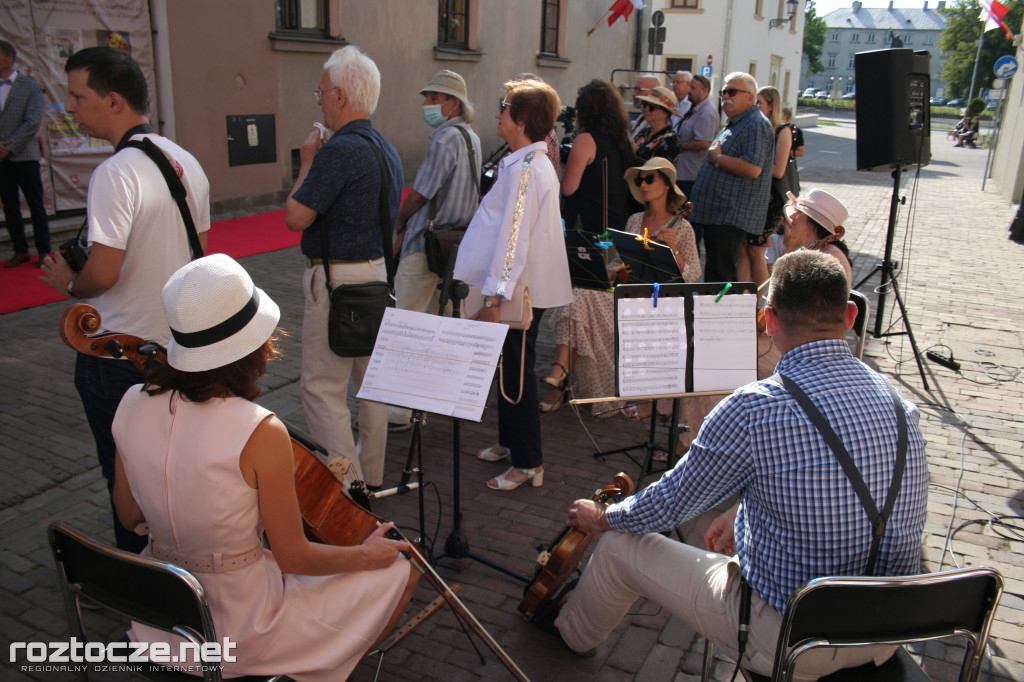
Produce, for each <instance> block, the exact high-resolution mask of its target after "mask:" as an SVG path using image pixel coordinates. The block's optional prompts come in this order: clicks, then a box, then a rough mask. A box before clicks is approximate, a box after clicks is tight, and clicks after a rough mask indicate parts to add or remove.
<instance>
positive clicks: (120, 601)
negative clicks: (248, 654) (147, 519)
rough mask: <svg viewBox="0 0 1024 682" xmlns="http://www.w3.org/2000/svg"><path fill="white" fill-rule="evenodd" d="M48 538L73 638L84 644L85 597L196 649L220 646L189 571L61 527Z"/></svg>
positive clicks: (214, 674)
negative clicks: (81, 604)
mask: <svg viewBox="0 0 1024 682" xmlns="http://www.w3.org/2000/svg"><path fill="white" fill-rule="evenodd" d="M47 535H48V537H49V541H50V549H51V550H52V551H53V558H54V560H55V561H56V564H57V571H58V573H59V575H60V580H61V591H62V592H63V594H64V601H65V607H66V610H67V616H68V623H69V626H70V627H71V629H72V634H73V635H77V636H79V637H81V638H83V639H84V632H83V629H82V623H81V615H80V614H81V612H80V610H79V608H78V596H79V595H82V596H85V597H86V598H88V599H89V600H91V601H93V602H96V603H97V604H100V605H101V606H104V607H106V608H109V609H111V610H113V611H116V612H118V613H120V614H122V615H123V616H126V617H127V618H130V619H132V620H134V621H137V622H140V623H143V624H145V625H149V626H150V627H154V628H157V629H160V630H164V631H165V632H170V633H174V634H176V635H179V636H181V637H185V638H186V639H188V640H190V641H192V642H195V643H197V644H201V643H202V642H216V641H218V640H217V633H216V630H215V629H214V626H213V617H212V616H211V614H210V606H209V603H208V601H207V598H206V592H205V591H204V590H203V586H202V585H201V584H200V583H199V581H198V580H197V579H196V577H195V576H194V575H192V574H191V573H189V572H188V571H186V570H184V569H182V568H178V567H177V566H174V565H172V564H168V563H165V562H162V561H156V560H154V559H150V558H147V557H141V556H139V555H137V554H132V553H130V552H125V551H122V550H119V549H115V548H113V547H110V546H109V545H106V544H103V543H101V542H98V541H96V540H94V539H92V538H90V537H89V536H87V535H85V534H84V533H81V532H80V531H77V530H75V529H74V528H72V527H71V526H69V525H67V524H65V523H63V522H60V521H58V522H55V523H52V524H50V527H49V529H48V530H47ZM203 667H204V669H206V668H209V669H211V670H207V671H204V679H216V680H219V679H220V676H221V674H220V671H219V669H218V666H215V665H208V666H203ZM205 673H210V675H209V676H207V675H206V674H205ZM193 679H195V678H193Z"/></svg>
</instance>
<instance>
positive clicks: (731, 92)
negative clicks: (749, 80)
mask: <svg viewBox="0 0 1024 682" xmlns="http://www.w3.org/2000/svg"><path fill="white" fill-rule="evenodd" d="M738 92H744V93H746V94H748V95H752V94H754V93H752V92H750V91H749V90H740V89H739V88H724V89H723V90H722V92H721V95H722V97H735V96H736V93H738Z"/></svg>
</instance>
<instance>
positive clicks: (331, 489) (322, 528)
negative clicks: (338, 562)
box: [292, 439, 529, 682]
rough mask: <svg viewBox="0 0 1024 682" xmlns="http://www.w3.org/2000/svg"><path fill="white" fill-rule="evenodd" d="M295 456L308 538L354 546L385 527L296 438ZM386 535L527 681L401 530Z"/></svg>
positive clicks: (514, 673) (517, 675)
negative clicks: (402, 544) (401, 545)
mask: <svg viewBox="0 0 1024 682" xmlns="http://www.w3.org/2000/svg"><path fill="white" fill-rule="evenodd" d="M292 454H293V456H294V458H295V487H296V489H297V491H298V494H299V511H300V512H301V514H302V525H303V526H304V527H305V529H306V535H307V536H308V537H310V538H311V539H313V540H318V541H320V542H323V543H325V544H330V545H343V546H353V545H358V544H361V543H362V542H363V541H364V540H365V539H366V538H367V537H369V536H370V534H371V533H373V531H374V530H375V529H376V528H377V527H378V526H379V525H380V524H381V523H385V521H384V519H382V518H381V517H379V516H377V515H376V514H374V513H373V512H371V511H369V510H368V509H365V508H363V507H361V506H360V505H358V504H357V503H356V502H354V501H353V500H352V498H350V497H349V496H348V495H347V494H346V493H345V490H344V486H343V485H342V483H341V482H340V481H338V479H337V478H335V476H334V474H333V473H332V472H331V470H330V469H328V467H327V465H326V464H324V463H323V462H322V461H320V459H319V458H318V457H316V456H315V455H314V454H313V453H312V452H311V451H310V450H308V449H306V448H305V446H303V445H302V443H300V442H299V441H297V440H295V439H293V440H292ZM388 535H389V537H391V538H392V539H394V540H401V541H403V542H405V543H407V544H408V545H409V558H410V560H411V561H412V562H413V564H415V565H416V567H417V568H418V569H419V571H420V573H421V574H422V575H423V576H424V577H425V578H426V579H427V582H428V583H430V586H431V587H433V588H434V589H435V590H436V591H437V593H438V594H440V595H441V596H442V597H443V598H444V600H445V601H446V602H448V605H449V606H451V608H452V611H454V612H455V615H456V616H458V617H459V618H460V619H461V620H462V622H463V623H465V624H466V625H468V626H469V628H470V629H471V630H473V632H475V633H476V634H477V636H479V637H480V639H481V640H483V642H484V644H486V645H487V647H488V648H489V649H490V650H491V651H492V652H493V653H494V654H495V655H496V656H497V657H498V659H499V660H500V661H501V662H502V664H503V665H504V666H505V668H507V669H508V671H509V672H510V673H512V676H513V677H515V678H516V679H517V680H520V681H521V682H529V678H527V677H526V675H525V674H524V673H523V671H522V670H520V669H519V666H517V665H516V663H515V661H513V660H512V659H511V658H510V657H509V655H508V654H507V653H505V650H504V649H502V648H501V645H499V644H498V643H497V642H496V641H495V640H494V638H493V637H492V636H491V634H490V633H489V632H487V630H486V629H484V626H483V625H481V624H480V622H479V621H478V620H477V619H476V618H475V617H474V616H473V614H472V613H470V611H469V609H468V608H466V605H465V604H463V603H462V600H460V599H459V597H458V596H457V595H456V593H455V591H454V590H452V588H450V587H449V586H448V585H447V584H446V583H445V582H444V580H443V579H442V578H441V576H440V575H438V574H437V571H435V570H434V568H433V567H432V566H431V565H430V562H429V561H428V560H427V558H426V557H425V556H424V555H423V553H422V551H421V550H420V549H419V547H417V546H416V545H415V544H413V543H411V542H409V541H408V540H407V539H406V538H405V537H404V536H403V535H402V534H401V533H400V532H399V531H398V530H397V529H394V528H393V529H391V531H390V532H389V533H388Z"/></svg>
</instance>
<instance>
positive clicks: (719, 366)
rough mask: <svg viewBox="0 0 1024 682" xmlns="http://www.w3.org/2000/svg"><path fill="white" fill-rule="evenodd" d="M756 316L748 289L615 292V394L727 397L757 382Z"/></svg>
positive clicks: (672, 287) (667, 287)
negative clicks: (723, 394) (724, 394)
mask: <svg viewBox="0 0 1024 682" xmlns="http://www.w3.org/2000/svg"><path fill="white" fill-rule="evenodd" d="M655 292H657V297H656V298H655ZM756 314H757V290H756V287H755V285H754V284H753V283H752V282H742V283H732V284H728V285H727V284H725V283H721V282H717V283H702V284H660V285H648V284H623V285H621V286H618V287H616V289H615V366H616V379H615V389H616V395H617V396H618V397H622V398H635V397H649V396H650V397H653V396H665V395H682V394H686V393H705V392H721V391H731V390H732V389H735V388H738V387H740V386H743V385H744V384H747V383H749V382H751V381H755V380H756V379H757V323H756Z"/></svg>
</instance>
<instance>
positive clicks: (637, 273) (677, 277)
mask: <svg viewBox="0 0 1024 682" xmlns="http://www.w3.org/2000/svg"><path fill="white" fill-rule="evenodd" d="M608 234H609V235H610V236H611V240H612V243H613V244H614V245H615V250H616V251H618V253H619V258H621V259H622V263H623V264H624V265H625V266H626V268H627V271H628V272H629V280H628V281H629V283H630V284H682V283H683V273H682V272H680V270H679V263H677V262H676V257H675V255H674V254H673V253H672V249H671V248H670V247H668V246H665V245H664V244H659V243H658V242H656V241H654V240H653V239H646V240H645V239H644V238H643V237H642V236H640V235H635V234H633V233H631V232H620V231H619V230H608Z"/></svg>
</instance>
